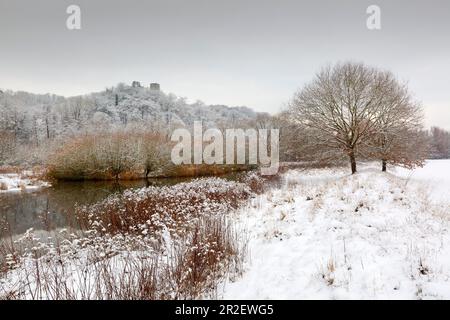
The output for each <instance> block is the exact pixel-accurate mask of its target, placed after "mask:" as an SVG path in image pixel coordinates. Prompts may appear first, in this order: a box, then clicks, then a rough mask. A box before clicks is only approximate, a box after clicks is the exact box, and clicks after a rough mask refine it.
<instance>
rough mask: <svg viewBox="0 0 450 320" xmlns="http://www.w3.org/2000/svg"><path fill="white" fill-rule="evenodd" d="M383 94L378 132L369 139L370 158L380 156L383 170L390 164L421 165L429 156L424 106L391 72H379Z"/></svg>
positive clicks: (410, 166) (378, 157)
mask: <svg viewBox="0 0 450 320" xmlns="http://www.w3.org/2000/svg"><path fill="white" fill-rule="evenodd" d="M379 76H380V77H381V78H382V81H381V84H382V85H383V86H384V87H385V88H384V89H383V92H384V93H383V97H382V103H381V109H380V112H379V115H378V118H377V128H378V131H377V132H376V134H375V135H374V136H373V139H371V140H370V141H369V143H368V144H369V150H368V154H369V156H370V158H374V159H379V160H381V163H382V171H386V170H387V164H388V163H390V164H393V165H401V166H404V167H408V168H413V167H415V166H422V165H423V164H424V161H425V158H426V157H427V156H428V153H429V152H428V141H427V136H426V134H425V132H424V131H423V124H422V123H423V109H422V105H421V104H419V103H417V102H415V101H413V99H412V97H411V95H410V94H409V92H408V88H407V86H406V85H404V84H399V82H398V81H397V80H396V79H395V77H394V76H393V74H392V73H390V72H383V73H380V75H379Z"/></svg>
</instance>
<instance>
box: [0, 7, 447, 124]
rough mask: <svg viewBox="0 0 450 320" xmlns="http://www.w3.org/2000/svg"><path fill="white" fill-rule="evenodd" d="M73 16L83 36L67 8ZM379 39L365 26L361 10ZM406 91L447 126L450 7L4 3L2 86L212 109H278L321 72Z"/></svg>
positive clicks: (0, 18) (430, 120) (0, 10)
mask: <svg viewBox="0 0 450 320" xmlns="http://www.w3.org/2000/svg"><path fill="white" fill-rule="evenodd" d="M70 4H77V5H79V6H80V7H81V27H82V29H81V30H72V31H70V30H68V29H67V28H66V19H67V17H68V14H67V13H66V8H67V7H68V6H69V5H70ZM371 4H376V5H378V6H380V7H381V27H382V28H381V30H376V31H371V30H368V29H367V28H366V19H367V17H368V14H367V13H366V9H367V7H368V6H369V5H371ZM346 60H354V61H362V62H365V63H367V64H370V65H373V66H378V67H381V68H386V69H389V70H391V71H393V72H394V73H395V74H397V75H398V77H399V78H400V79H402V80H404V81H408V82H409V86H410V89H411V91H412V92H414V94H415V96H416V98H417V99H419V100H420V101H422V102H423V104H424V105H425V106H426V117H427V125H431V124H436V125H439V126H442V127H445V128H447V129H450V1H448V0H440V1H438V0H431V1H430V0H428V1H422V0H421V1H411V0H409V1H407V0H396V1H392V0H389V1H380V0H371V1H365V0H315V1H301V0H295V1H294V0H292V1H285V0H271V1H268V0H220V1H219V0H147V1H144V0H127V1H125V0H122V1H117V0H71V1H66V0H52V1H51V0H39V1H31V0H29V1H23V0H0V88H3V89H12V90H24V91H30V92H35V93H47V92H50V93H55V94H60V95H65V96H70V95H77V94H84V93H89V92H92V91H100V90H103V89H104V88H105V87H107V86H112V85H115V84H117V83H118V82H126V83H130V82H131V81H133V80H139V81H141V83H142V84H145V85H148V84H149V83H150V82H159V83H160V84H161V88H162V90H163V91H166V92H173V93H175V94H177V95H180V96H184V97H187V98H189V99H190V100H191V101H194V100H196V99H199V100H202V101H204V102H206V103H209V104H227V105H247V106H249V107H252V108H254V109H256V110H259V111H268V112H271V113H275V112H277V111H278V110H279V109H280V108H281V107H282V106H283V104H284V103H286V102H287V101H288V100H289V98H290V97H291V95H292V94H293V92H294V91H295V90H296V89H297V88H299V87H301V86H302V85H303V84H305V83H306V82H307V81H309V80H310V79H311V78H312V77H313V75H314V73H315V72H316V71H318V70H319V69H320V68H321V67H322V66H323V65H326V64H329V63H335V62H339V61H346Z"/></svg>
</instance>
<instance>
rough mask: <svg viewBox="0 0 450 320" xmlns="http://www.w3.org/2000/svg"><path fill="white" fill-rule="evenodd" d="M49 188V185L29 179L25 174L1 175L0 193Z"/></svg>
mask: <svg viewBox="0 0 450 320" xmlns="http://www.w3.org/2000/svg"><path fill="white" fill-rule="evenodd" d="M45 186H48V183H46V182H43V181H38V180H36V179H30V178H27V177H26V175H25V174H20V175H19V174H16V173H9V174H0V193H1V192H8V191H22V190H34V189H38V188H42V187H45Z"/></svg>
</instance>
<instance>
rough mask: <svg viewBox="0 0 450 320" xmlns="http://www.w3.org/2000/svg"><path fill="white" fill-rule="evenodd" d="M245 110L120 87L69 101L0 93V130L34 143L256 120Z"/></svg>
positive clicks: (125, 86)
mask: <svg viewBox="0 0 450 320" xmlns="http://www.w3.org/2000/svg"><path fill="white" fill-rule="evenodd" d="M257 115H258V113H256V112H255V111H253V110H252V109H250V108H247V107H228V106H224V105H205V104H203V103H202V102H196V103H192V104H189V103H187V102H186V100H185V99H184V98H180V97H177V96H176V95H174V94H166V93H164V92H162V91H159V90H152V89H150V88H145V87H140V86H129V85H125V84H118V85H117V86H116V87H113V88H108V89H106V90H104V91H101V92H96V93H91V94H87V95H83V96H76V97H69V98H65V97H62V96H57V95H51V94H45V95H41V94H32V93H27V92H21V91H19V92H13V91H8V90H2V91H0V131H3V132H9V133H12V134H14V136H15V137H16V138H17V139H18V140H19V141H35V142H36V143H39V142H40V141H41V142H42V141H44V140H45V139H50V138H55V137H62V136H65V135H72V134H77V133H78V132H80V131H92V130H109V129H115V128H124V127H130V126H145V127H147V128H149V129H165V130H167V129H172V128H175V127H179V126H185V125H187V126H189V125H191V124H192V123H193V122H194V121H195V120H203V121H204V124H205V126H219V125H231V124H233V123H239V122H242V121H251V120H254V119H256V117H257Z"/></svg>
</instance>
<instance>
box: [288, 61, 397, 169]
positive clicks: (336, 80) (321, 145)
mask: <svg viewBox="0 0 450 320" xmlns="http://www.w3.org/2000/svg"><path fill="white" fill-rule="evenodd" d="M400 87H401V86H400V85H398V84H397V82H396V81H395V78H393V76H391V75H390V73H388V72H383V71H379V70H377V69H375V68H371V67H368V66H365V65H364V64H361V63H350V62H348V63H344V64H337V65H335V66H334V67H326V68H324V69H323V70H322V71H320V72H319V73H318V74H317V75H316V77H315V79H314V80H313V81H312V82H311V83H310V84H308V85H306V86H305V87H304V88H303V89H302V90H299V91H298V92H297V93H295V95H294V97H293V99H292V100H291V102H290V104H289V108H288V110H287V118H288V119H289V120H290V121H291V122H292V123H293V124H295V125H297V126H298V127H299V128H301V130H300V132H301V133H302V134H305V135H307V136H308V140H309V143H310V144H312V145H313V146H314V148H315V150H316V154H319V153H320V154H323V156H322V157H324V158H327V157H328V158H329V157H337V156H338V155H339V154H341V155H342V154H343V155H345V156H346V157H347V158H348V159H349V162H350V167H351V171H352V173H355V172H356V171H357V168H356V158H357V156H358V155H361V151H363V150H364V149H365V148H367V146H368V145H369V144H370V141H373V138H374V137H375V136H377V135H378V134H379V133H380V131H381V130H383V126H382V124H381V121H380V115H382V114H383V113H384V112H386V103H388V102H389V99H387V97H391V94H390V92H391V90H398V88H400ZM305 139H306V137H305Z"/></svg>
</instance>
